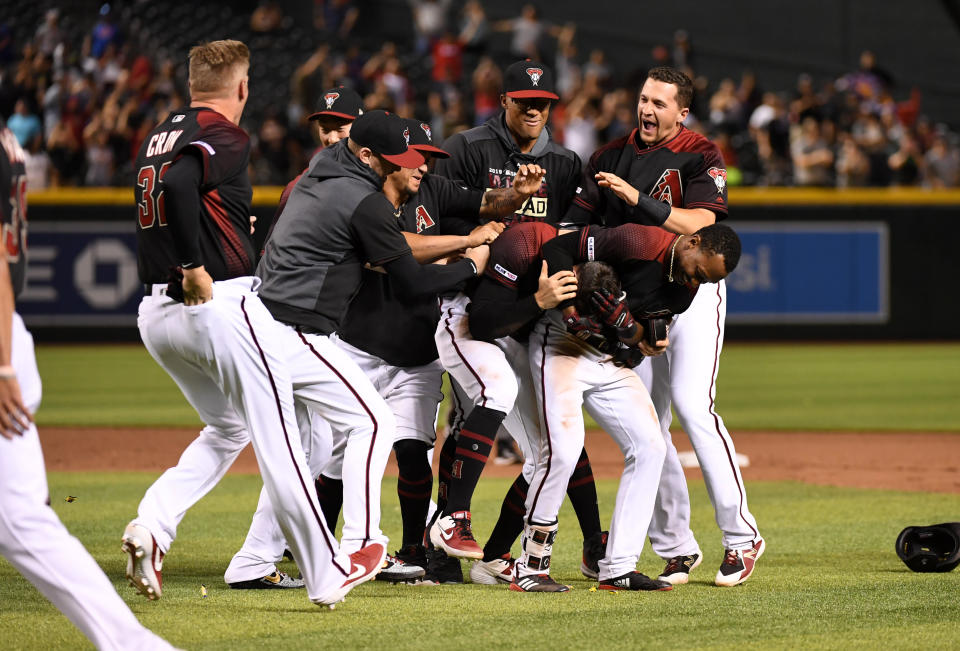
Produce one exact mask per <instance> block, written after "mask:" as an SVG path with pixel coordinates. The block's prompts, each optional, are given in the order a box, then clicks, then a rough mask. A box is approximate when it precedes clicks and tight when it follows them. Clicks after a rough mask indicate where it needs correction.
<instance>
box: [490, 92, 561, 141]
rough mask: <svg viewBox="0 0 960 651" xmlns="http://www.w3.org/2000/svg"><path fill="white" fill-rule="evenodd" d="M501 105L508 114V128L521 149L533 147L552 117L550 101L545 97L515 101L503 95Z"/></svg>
mask: <svg viewBox="0 0 960 651" xmlns="http://www.w3.org/2000/svg"><path fill="white" fill-rule="evenodd" d="M500 104H501V106H503V109H504V111H505V114H506V121H507V128H509V129H510V131H511V132H512V133H513V137H514V139H516V141H517V144H518V145H519V146H520V149H521V150H525V147H526V148H530V147H533V143H534V141H536V139H537V138H539V137H540V132H541V131H543V127H545V126H546V124H547V118H549V117H550V100H549V99H547V98H545V97H530V98H522V99H514V98H513V97H507V96H506V95H501V96H500Z"/></svg>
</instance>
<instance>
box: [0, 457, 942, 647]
mask: <svg viewBox="0 0 960 651" xmlns="http://www.w3.org/2000/svg"><path fill="white" fill-rule="evenodd" d="M155 478H156V475H155V474H145V473H114V474H94V473H86V474H84V473H55V474H52V475H51V477H50V482H51V483H50V485H51V496H52V498H53V505H54V508H55V509H56V510H57V512H58V513H59V514H60V515H61V518H62V519H63V520H64V522H65V523H66V524H67V526H68V527H69V528H70V529H71V531H72V532H73V533H74V534H75V535H77V536H78V537H79V538H80V540H81V541H82V542H83V543H84V544H85V545H86V546H87V548H88V549H90V550H91V552H92V553H93V554H94V556H95V558H97V560H98V561H99V562H100V563H101V565H102V566H103V567H104V569H105V570H106V571H107V573H108V575H109V576H110V577H111V578H112V579H113V580H114V584H115V585H116V586H117V588H118V590H119V591H120V593H121V595H123V597H124V599H125V601H126V602H127V603H128V604H130V605H131V607H132V609H133V610H134V612H135V613H136V614H137V616H138V617H139V618H140V619H141V621H143V622H144V623H145V624H147V625H148V626H150V627H152V628H154V629H155V630H157V631H158V632H160V633H161V634H162V635H164V636H165V637H167V638H168V639H170V640H171V642H173V643H174V644H175V645H177V646H181V647H184V648H191V649H192V648H204V649H228V648H229V649H256V648H264V647H268V646H269V647H273V648H276V647H278V646H282V645H283V644H289V645H291V646H295V647H296V648H306V649H313V648H318V649H320V648H340V649H343V648H349V649H352V648H380V647H383V646H386V645H389V646H390V648H391V649H397V650H401V649H423V648H427V649H430V648H444V649H449V648H453V649H475V648H494V649H506V648H511V649H514V648H517V647H518V646H525V645H527V644H528V643H529V640H530V638H531V636H533V637H535V638H536V640H537V641H536V645H537V646H549V647H550V648H563V649H568V648H569V649H572V648H585V647H591V648H607V647H609V648H617V649H621V648H653V647H658V648H662V647H664V646H668V647H671V648H705V647H711V648H730V649H732V648H751V649H753V648H876V647H877V646H880V645H885V646H893V647H908V648H919V647H928V648H929V647H934V648H948V647H954V646H955V645H956V630H957V629H958V626H960V600H957V598H956V595H957V594H960V573H957V572H953V573H950V574H914V573H912V572H910V571H909V570H907V569H906V567H905V566H904V565H903V564H902V563H901V562H900V561H899V559H897V557H896V555H895V554H894V550H893V546H894V545H893V543H894V540H895V538H896V535H897V533H898V532H899V531H900V530H901V529H902V528H903V527H904V526H907V525H911V524H930V523H934V522H942V521H945V520H954V519H956V516H957V513H960V496H957V495H947V494H929V493H928V494H916V493H901V492H893V491H869V490H860V489H846V488H830V487H822V486H808V485H804V484H799V483H793V482H752V483H750V484H749V491H750V493H749V496H750V506H751V510H752V511H753V512H754V514H755V515H756V517H757V520H758V522H759V524H760V528H761V531H762V533H763V534H764V536H765V537H766V539H767V542H768V550H767V552H766V553H765V554H764V556H763V557H762V559H761V561H760V563H759V564H758V569H757V572H756V574H755V576H754V577H753V578H751V579H750V580H749V581H747V582H746V583H745V584H743V585H742V586H738V587H736V588H732V589H721V588H716V587H714V586H713V585H712V580H713V576H714V574H715V572H716V569H717V567H718V565H719V562H720V559H721V557H722V548H721V543H720V535H719V532H718V531H717V528H716V525H715V524H714V522H713V512H712V508H711V507H710V505H709V502H708V500H707V496H706V491H705V489H704V486H703V483H702V482H699V481H694V482H692V483H691V499H692V502H693V506H694V510H693V514H692V526H693V528H694V531H695V532H696V534H697V536H698V540H699V543H700V545H701V547H702V548H703V550H704V553H705V559H706V560H705V561H704V563H703V565H701V567H700V568H698V569H697V570H696V571H695V572H694V574H693V576H692V579H691V583H690V584H688V585H686V586H681V587H678V588H676V589H675V590H673V591H672V592H666V593H654V594H650V593H627V592H620V593H617V594H608V593H605V592H591V591H590V588H591V587H593V586H594V585H595V583H593V582H591V581H588V580H586V579H584V578H583V577H582V576H580V574H579V571H578V568H579V558H580V545H581V536H580V532H579V529H578V526H577V523H576V518H575V516H574V515H573V513H572V511H571V510H570V508H569V506H567V505H565V506H564V508H563V511H562V513H561V520H560V537H559V539H558V543H557V545H556V547H555V550H554V551H555V556H554V575H555V577H556V578H557V579H558V580H560V581H563V582H566V583H569V584H571V585H572V586H573V588H574V589H573V591H572V592H570V593H568V594H563V595H533V594H517V593H513V592H511V591H509V590H508V589H507V588H506V587H505V586H498V587H487V586H474V585H469V584H468V585H462V586H440V587H425V586H424V587H416V586H393V585H386V584H381V583H377V582H374V583H371V584H368V585H365V586H362V587H361V588H359V589H357V590H356V591H355V592H353V593H351V594H350V595H349V596H348V598H347V602H346V603H345V604H343V605H341V606H339V607H338V608H337V610H335V611H332V612H329V611H327V612H324V611H321V610H320V609H319V608H316V607H314V606H312V605H311V604H309V602H308V601H307V599H306V596H305V594H304V592H303V591H277V592H247V591H232V590H230V589H229V588H228V587H227V586H226V585H225V584H224V583H223V577H222V573H223V570H224V569H225V567H226V565H227V563H228V562H229V560H230V557H231V556H232V554H233V553H234V552H235V551H236V549H237V548H238V547H239V545H240V544H241V543H242V541H243V537H244V535H245V534H246V529H247V526H248V525H249V521H250V516H251V514H252V512H253V510H254V508H255V506H256V502H257V496H258V492H259V488H260V480H259V478H258V477H256V476H248V475H231V476H228V477H226V478H225V479H224V480H223V482H221V484H220V485H219V486H218V487H217V488H216V489H214V491H213V492H212V493H211V494H210V495H208V496H207V497H206V498H204V499H203V500H202V501H201V502H200V503H199V504H198V505H197V506H196V507H195V508H194V509H193V510H191V511H190V512H189V513H188V514H187V516H186V518H185V519H184V520H183V522H182V523H181V526H180V528H179V531H178V539H177V541H176V543H175V545H174V547H173V549H172V550H171V553H170V554H169V556H168V557H167V559H166V560H165V563H164V577H165V585H164V596H163V599H162V600H161V601H159V602H156V603H148V602H146V601H145V600H143V599H142V598H140V597H138V596H136V595H135V594H134V593H133V592H132V589H131V588H129V587H128V586H127V585H126V583H125V581H123V579H122V576H123V568H124V557H123V555H122V554H121V553H120V552H119V549H118V548H119V544H118V541H119V536H120V533H121V531H122V529H123V526H124V525H125V524H126V522H127V521H128V520H129V519H130V518H131V517H132V516H133V515H134V513H135V511H136V505H137V503H138V501H139V499H140V497H141V496H142V494H143V491H144V490H145V489H146V488H147V486H149V484H150V483H151V482H152V481H153V480H154V479H155ZM509 483H510V482H509V480H501V479H484V480H483V481H481V483H480V486H479V489H478V492H477V495H476V497H475V499H474V503H473V512H474V522H475V524H476V526H475V530H476V532H477V535H478V538H480V539H485V537H486V535H487V534H488V533H489V531H490V529H491V527H492V525H493V522H494V520H495V518H496V515H497V513H498V510H499V504H500V500H501V498H502V495H503V493H504V492H505V491H506V489H507V487H508V486H509ZM598 489H599V496H600V505H601V514H602V517H603V521H604V522H608V521H609V517H610V508H611V505H612V504H613V500H614V496H615V491H616V482H614V481H601V482H599V484H598ZM395 490H396V482H395V480H393V479H389V478H388V479H386V480H385V482H384V491H383V495H384V499H383V507H384V510H383V512H384V519H383V523H384V530H385V532H386V533H387V535H389V536H390V537H391V549H394V548H396V547H397V546H399V539H398V538H397V536H399V533H400V516H399V508H398V506H397V503H396V497H395V495H396V493H395ZM67 494H69V495H76V496H77V497H78V498H79V499H78V500H77V501H75V502H73V503H70V504H68V503H66V502H65V501H64V500H63V497H64V496H65V495H67ZM517 551H518V549H517V546H516V545H515V546H514V552H515V553H516V552H517ZM283 567H284V569H289V570H293V571H296V570H295V568H294V567H293V566H292V565H290V564H284V565H283ZM467 567H468V566H467V565H466V563H465V564H464V570H465V573H466V570H467ZM662 567H663V565H662V562H661V561H660V560H659V559H657V558H656V557H654V555H653V554H652V553H651V551H650V549H649V546H647V547H646V548H645V550H644V554H643V556H642V558H641V561H640V566H639V569H640V570H641V571H643V572H646V573H647V574H656V573H657V572H659V571H660V569H662ZM201 584H202V585H205V586H206V587H207V590H208V596H207V597H206V598H202V597H201V594H200V585H201ZM0 635H2V636H3V639H4V641H5V646H7V647H8V648H24V649H41V648H51V647H76V646H80V645H81V644H82V643H83V639H82V637H81V636H80V634H79V633H77V632H76V631H75V630H73V628H72V627H71V626H70V624H69V623H68V622H67V621H66V620H65V619H64V618H63V617H62V616H60V615H59V614H58V613H57V612H56V611H55V610H54V609H53V607H52V606H50V605H49V604H47V603H46V602H45V601H44V600H43V599H42V598H41V597H39V595H38V593H36V591H34V590H33V589H32V587H30V586H29V584H27V583H26V581H24V580H23V579H21V578H20V577H19V576H17V575H16V573H15V572H14V571H13V569H12V568H11V567H10V566H9V565H7V564H6V563H5V562H0Z"/></svg>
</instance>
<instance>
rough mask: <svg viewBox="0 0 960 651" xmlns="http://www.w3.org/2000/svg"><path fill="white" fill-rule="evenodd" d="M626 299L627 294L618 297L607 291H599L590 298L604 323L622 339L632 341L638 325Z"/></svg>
mask: <svg viewBox="0 0 960 651" xmlns="http://www.w3.org/2000/svg"><path fill="white" fill-rule="evenodd" d="M626 299H627V294H626V292H624V293H623V294H621V295H620V296H619V297H617V296H615V295H614V294H613V293H612V292H609V291H607V290H605V289H598V290H597V291H595V292H593V294H592V295H591V296H590V301H591V302H592V303H593V304H594V305H595V306H596V308H597V313H598V314H599V315H600V318H601V319H602V320H603V322H604V323H606V324H607V325H608V326H610V327H611V328H614V329H616V331H617V336H619V337H620V338H621V339H632V338H633V337H634V336H635V335H636V334H637V323H636V321H634V320H633V315H632V314H630V308H628V307H627V301H626Z"/></svg>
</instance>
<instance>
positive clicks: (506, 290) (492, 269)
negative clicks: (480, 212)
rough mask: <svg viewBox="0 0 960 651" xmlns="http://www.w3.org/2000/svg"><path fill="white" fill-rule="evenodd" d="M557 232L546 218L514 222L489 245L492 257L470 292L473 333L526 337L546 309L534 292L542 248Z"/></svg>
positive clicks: (476, 335)
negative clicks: (542, 308)
mask: <svg viewBox="0 0 960 651" xmlns="http://www.w3.org/2000/svg"><path fill="white" fill-rule="evenodd" d="M556 236H557V229H556V228H555V227H553V226H551V225H549V224H545V223H543V222H527V223H520V224H515V225H514V226H511V227H510V228H508V229H507V230H505V231H504V232H503V233H502V234H501V235H500V237H498V238H497V239H496V240H494V241H493V243H492V244H491V245H490V260H489V261H488V262H487V268H486V270H485V271H484V274H483V277H482V278H481V280H480V282H479V283H478V284H477V285H476V287H474V288H473V291H472V292H471V295H470V306H469V308H468V309H469V313H470V334H471V335H472V336H473V337H474V338H475V339H481V340H484V341H491V340H493V339H499V338H500V337H505V336H507V335H511V336H513V337H514V338H516V339H518V340H520V341H525V340H526V338H527V337H528V335H529V333H530V330H531V329H532V327H533V324H534V323H535V321H536V319H537V317H539V316H540V314H541V313H542V312H543V310H541V309H540V306H539V305H537V301H536V298H535V297H534V295H535V294H536V292H537V289H538V286H539V282H540V271H541V268H542V266H543V265H542V264H541V262H542V258H541V249H542V248H543V245H544V243H546V242H548V241H550V240H552V239H553V238H555V237H556Z"/></svg>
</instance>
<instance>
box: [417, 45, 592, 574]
mask: <svg viewBox="0 0 960 651" xmlns="http://www.w3.org/2000/svg"><path fill="white" fill-rule="evenodd" d="M558 98H559V97H558V95H557V94H556V92H555V90H554V81H553V73H552V71H551V70H550V69H549V68H548V67H546V66H544V65H543V64H541V63H538V62H535V61H518V62H516V63H514V64H512V65H511V66H509V67H508V68H507V69H506V71H505V73H504V93H503V94H502V95H501V96H500V103H501V105H502V107H503V112H502V113H500V114H498V115H496V116H494V117H492V118H490V119H489V120H488V121H487V122H486V123H485V124H483V125H481V126H479V127H476V128H474V129H469V130H467V131H463V132H461V133H458V134H455V135H454V136H452V137H450V138H449V139H448V140H447V141H446V142H445V143H444V148H445V149H447V151H449V152H450V154H451V157H450V158H449V159H443V160H439V161H437V164H436V166H435V168H434V169H435V172H436V173H437V174H439V175H443V176H446V177H448V178H451V179H457V180H460V181H462V182H463V183H464V184H465V185H467V186H468V187H472V188H477V189H481V190H487V189H493V188H501V187H509V186H510V185H511V184H512V183H513V180H514V177H515V176H516V174H517V170H518V169H519V166H520V165H521V164H524V163H535V164H537V165H539V166H540V167H542V168H543V169H544V170H546V175H545V177H544V180H543V183H542V184H541V187H540V189H539V191H538V192H536V193H535V194H534V195H533V196H531V197H530V198H529V199H528V200H527V201H526V202H525V203H524V204H523V205H522V206H521V207H520V209H518V210H517V211H516V212H515V213H514V215H513V218H512V219H510V220H505V221H507V223H515V222H523V221H544V222H546V223H548V224H553V225H556V224H558V223H559V222H560V218H561V217H562V216H563V215H564V213H565V212H566V211H567V209H568V207H569V206H570V205H571V201H572V198H573V196H574V192H575V188H576V186H577V184H578V183H579V177H580V170H581V165H580V159H579V158H578V157H577V155H576V154H575V153H573V152H572V151H570V150H569V149H565V148H564V147H562V146H560V145H559V144H557V143H555V142H554V141H553V140H552V139H551V137H550V130H549V129H548V128H547V127H546V123H547V119H548V118H549V115H550V105H551V104H550V103H551V101H552V100H556V99H558ZM467 304H468V303H467V302H466V301H465V300H464V299H463V298H458V297H453V296H449V297H443V298H442V299H441V313H442V314H444V315H445V317H444V318H446V316H450V317H451V318H453V319H457V320H460V319H464V326H463V328H464V331H465V329H466V321H465V317H466V313H465V312H463V310H464V309H465V308H466V305H467ZM451 310H452V312H451ZM438 336H439V337H441V338H443V341H441V340H440V339H438V348H439V349H440V354H441V356H442V355H443V354H444V350H443V348H444V346H448V345H451V344H450V342H449V341H447V339H448V337H447V336H446V335H445V334H444V333H443V332H441V331H440V330H439V329H438ZM451 355H452V356H451V358H450V362H451V363H452V364H457V363H458V362H456V354H455V352H454V351H451ZM441 361H444V360H443V359H442V357H441ZM444 365H445V366H446V362H445V361H444ZM447 370H448V371H449V367H448V368H447ZM454 396H455V403H456V404H459V403H460V402H465V403H467V404H463V405H460V408H462V411H463V412H464V413H468V415H466V417H465V418H464V419H462V420H458V424H457V425H456V426H455V429H454V435H453V436H448V437H447V440H446V441H445V442H444V446H443V448H442V449H441V453H440V457H441V463H440V478H439V480H440V481H439V484H440V486H439V490H438V507H440V508H441V514H440V517H439V518H438V520H437V521H438V522H440V524H439V525H436V526H437V533H436V535H434V533H433V531H431V540H432V541H433V543H434V544H435V545H438V546H440V547H442V548H443V549H445V550H446V551H447V553H449V554H452V555H456V556H464V557H468V558H476V559H482V560H485V561H492V560H494V559H495V558H498V557H499V554H497V555H496V556H492V557H490V558H485V556H486V555H485V554H484V553H483V550H481V549H480V547H479V545H477V543H476V541H475V540H474V539H473V533H472V530H471V527H470V513H469V504H470V498H471V496H472V495H473V491H474V489H475V487H476V483H477V481H478V479H479V477H480V473H481V472H482V470H483V467H484V464H485V463H486V459H487V457H488V456H489V454H490V448H491V447H492V444H493V440H494V437H495V435H496V432H497V430H498V428H499V427H500V424H501V423H502V422H503V419H504V417H505V413H504V412H502V410H500V409H496V408H492V407H491V405H492V406H493V407H498V406H499V407H503V406H504V405H503V404H497V403H487V404H476V403H474V402H472V401H471V400H470V399H464V400H461V399H457V387H456V386H454ZM475 397H477V398H478V399H480V395H479V393H478V394H477V395H476V396H475ZM506 397H507V398H509V392H508V393H507V394H506ZM481 401H482V400H481ZM506 402H507V403H508V404H512V402H513V399H512V398H509V399H508V400H507V401H506ZM478 407H479V408H478ZM461 429H465V430H467V431H468V432H469V436H468V437H467V438H470V439H471V440H470V444H469V447H464V446H461V445H458V441H459V440H460V436H459V434H456V431H458V430H461ZM517 436H521V437H523V436H525V435H524V434H518V435H517ZM515 438H516V436H515ZM585 473H586V474H587V475H589V474H590V471H589V465H587V466H586V467H585ZM582 488H583V490H582V491H577V492H576V493H575V495H576V498H575V499H574V498H573V497H571V501H572V503H573V505H574V509H575V510H577V512H578V514H581V513H583V514H587V515H584V517H583V518H582V519H581V523H584V525H585V526H584V531H585V532H586V531H588V530H589V531H591V533H590V534H589V535H587V538H589V539H592V538H594V537H600V536H601V535H602V534H601V532H600V519H599V515H597V516H596V517H595V518H594V517H593V516H592V515H589V514H591V513H593V512H595V511H596V508H597V506H596V501H597V500H596V491H595V487H594V485H593V483H592V482H586V483H584V484H583V485H582ZM521 501H522V498H521ZM585 535H586V533H585ZM451 536H452V537H451ZM441 537H446V538H444V540H443V543H444V544H443V545H439V544H438V543H437V542H436V540H437V539H440V538H441ZM514 538H515V535H514V536H510V535H506V536H504V538H503V540H508V541H509V542H508V543H507V545H506V546H507V550H509V544H510V542H512V541H513V539H514ZM494 547H495V548H496V550H497V551H500V550H502V547H503V544H502V543H497V544H495V545H494Z"/></svg>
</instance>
